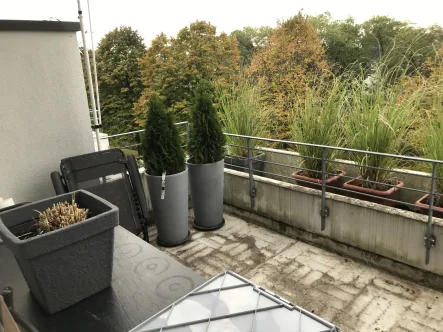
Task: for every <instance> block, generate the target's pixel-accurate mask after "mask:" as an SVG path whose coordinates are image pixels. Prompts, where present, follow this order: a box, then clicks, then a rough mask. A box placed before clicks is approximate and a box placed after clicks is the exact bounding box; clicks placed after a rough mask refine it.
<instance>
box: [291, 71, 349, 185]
mask: <svg viewBox="0 0 443 332" xmlns="http://www.w3.org/2000/svg"><path fill="white" fill-rule="evenodd" d="M345 100H346V88H345V84H344V83H342V82H341V81H340V80H339V79H333V80H332V81H329V82H326V81H325V82H321V83H320V84H319V85H318V86H317V87H316V88H313V89H310V90H309V91H308V92H307V93H306V99H305V100H304V101H303V102H300V103H299V104H298V105H297V106H296V107H295V108H294V113H293V128H292V138H293V140H294V141H296V142H301V143H309V144H317V145H327V146H332V147H334V146H341V145H342V144H343V141H344V135H343V128H342V121H343V116H345V111H346V110H345V107H346V105H345V104H346V103H345ZM297 152H298V153H300V155H301V156H302V160H303V161H302V164H301V166H302V167H303V168H305V170H303V175H305V176H308V177H310V178H316V179H319V178H321V171H322V160H321V158H322V149H321V148H318V147H313V146H305V145H297ZM325 152H326V160H334V159H336V158H339V157H340V156H339V154H340V152H341V151H340V150H335V149H326V150H325ZM336 166H337V165H335V164H334V163H331V162H329V161H326V171H327V172H329V173H335V172H336Z"/></svg>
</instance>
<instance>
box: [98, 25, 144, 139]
mask: <svg viewBox="0 0 443 332" xmlns="http://www.w3.org/2000/svg"><path fill="white" fill-rule="evenodd" d="M144 54H145V45H144V43H143V39H142V37H141V36H140V35H139V34H138V32H137V31H136V30H133V29H132V28H131V27H126V26H121V27H119V28H115V29H114V30H112V31H110V32H108V33H107V34H106V35H105V37H104V38H103V39H102V40H101V41H100V44H99V45H98V48H97V53H96V59H97V75H98V81H99V89H100V90H99V93H100V103H101V110H102V121H103V130H104V131H105V132H106V133H108V134H117V133H122V132H125V131H130V130H133V129H134V128H135V125H134V103H135V102H136V101H138V99H139V98H140V96H141V92H142V82H141V74H140V63H139V59H141V58H142V57H143V56H144Z"/></svg>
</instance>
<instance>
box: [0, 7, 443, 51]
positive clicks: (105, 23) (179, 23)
mask: <svg viewBox="0 0 443 332" xmlns="http://www.w3.org/2000/svg"><path fill="white" fill-rule="evenodd" d="M81 3H82V9H83V12H84V16H85V24H88V20H87V1H86V0H81ZM89 3H90V8H91V14H92V23H93V26H92V28H93V31H94V43H95V44H97V42H98V41H100V39H101V38H102V37H103V36H104V35H105V34H106V33H107V32H108V31H109V30H112V29H113V28H115V27H117V26H120V25H128V26H131V27H132V28H134V29H136V30H138V31H139V33H140V34H141V35H142V37H143V38H144V40H145V43H146V44H147V45H148V46H149V44H150V41H151V40H152V39H153V38H154V37H155V36H156V35H157V34H159V33H160V32H165V33H166V34H167V35H168V36H171V35H175V34H176V33H177V32H178V31H179V30H180V29H181V28H183V27H184V26H186V25H188V24H189V23H191V22H193V21H195V20H206V21H209V22H211V23H212V24H213V25H215V26H216V27H217V29H218V31H225V32H227V33H229V32H231V31H233V30H235V29H241V28H242V27H244V26H247V25H250V26H260V25H271V26H274V25H275V24H276V22H277V20H279V19H285V18H288V17H291V16H293V15H295V14H297V12H298V11H299V10H303V13H305V14H310V15H316V14H320V13H323V12H325V11H329V12H331V14H332V16H333V18H336V19H345V18H347V17H348V16H352V17H354V18H355V19H356V20H357V22H363V21H365V20H366V19H368V18H370V17H372V16H374V15H388V16H391V17H393V18H396V19H399V20H406V21H410V22H412V23H416V24H418V25H421V26H429V25H432V24H434V23H438V24H440V25H443V0H420V1H411V0H403V1H398V0H367V1H361V0H298V1H294V0H292V1H290V0H268V1H264V0H219V1H212V0H163V1H162V0H157V1H148V0H119V1H115V0H90V2H89ZM77 16H78V15H77V1H76V0H11V1H3V4H2V5H1V10H0V19H23V20H48V19H50V18H57V19H59V20H61V21H76V20H77ZM87 30H89V27H88V28H87Z"/></svg>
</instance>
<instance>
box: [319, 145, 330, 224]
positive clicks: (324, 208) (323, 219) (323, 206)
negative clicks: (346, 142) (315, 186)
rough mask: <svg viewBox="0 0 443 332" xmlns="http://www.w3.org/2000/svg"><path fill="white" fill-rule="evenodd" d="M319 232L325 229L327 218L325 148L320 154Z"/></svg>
mask: <svg viewBox="0 0 443 332" xmlns="http://www.w3.org/2000/svg"><path fill="white" fill-rule="evenodd" d="M320 216H321V230H322V231H324V230H325V228H326V217H329V208H328V207H327V206H326V148H323V149H322V154H321V210H320Z"/></svg>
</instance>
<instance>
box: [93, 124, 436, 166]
mask: <svg viewBox="0 0 443 332" xmlns="http://www.w3.org/2000/svg"><path fill="white" fill-rule="evenodd" d="M185 124H186V125H189V122H188V121H182V122H177V123H175V125H176V126H179V125H185ZM144 131H145V130H144V129H140V130H134V131H128V132H126V133H121V134H115V135H108V136H106V137H100V139H108V138H115V137H121V136H127V135H131V134H138V133H142V132H144ZM224 134H225V135H226V136H230V137H237V138H244V139H246V140H248V139H250V140H258V141H267V142H273V143H283V144H290V145H301V146H309V147H315V148H319V149H323V148H325V149H329V150H340V151H346V152H353V153H364V154H370V155H376V156H383V157H390V158H399V159H403V160H410V161H417V162H426V163H436V164H440V165H442V164H443V160H435V159H428V158H421V157H414V156H405V155H400V154H391V153H383V152H376V151H365V150H357V149H352V148H345V147H339V146H329V145H320V144H312V143H303V142H296V141H287V140H281V139H275V138H267V137H257V136H248V135H239V134H231V133H224ZM246 148H247V147H246Z"/></svg>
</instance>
